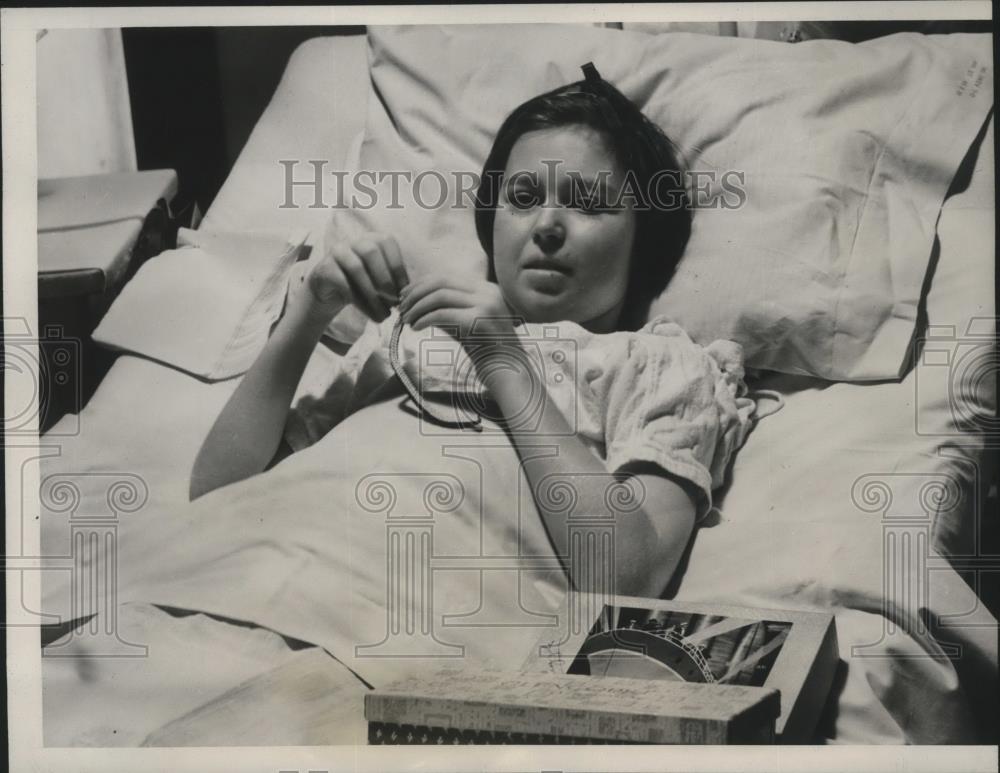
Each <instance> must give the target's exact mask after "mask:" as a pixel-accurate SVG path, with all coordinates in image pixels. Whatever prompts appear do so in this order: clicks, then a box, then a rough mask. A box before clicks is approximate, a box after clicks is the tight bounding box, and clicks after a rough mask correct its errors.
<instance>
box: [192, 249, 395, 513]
mask: <svg viewBox="0 0 1000 773" xmlns="http://www.w3.org/2000/svg"><path fill="white" fill-rule="evenodd" d="M407 282H409V278H408V276H407V273H406V268H405V266H404V265H403V259H402V256H401V254H400V250H399V245H398V244H397V243H396V240H395V239H394V238H392V237H391V236H385V235H383V234H365V235H363V236H362V237H361V238H360V239H357V240H355V241H353V242H351V243H337V244H333V245H331V246H330V247H329V249H328V250H327V252H326V254H324V255H323V258H322V259H321V260H319V261H318V262H317V263H316V265H315V266H314V267H313V268H312V269H311V270H310V271H309V276H308V281H304V283H303V285H302V286H300V287H297V288H296V290H297V292H295V291H293V292H292V293H290V296H289V304H288V309H287V311H286V312H285V314H284V316H283V317H282V318H281V320H280V321H279V322H278V324H277V326H276V327H275V329H274V332H273V333H272V334H271V337H270V338H269V339H268V341H267V343H266V344H265V346H264V349H263V351H261V353H260V354H259V355H258V357H257V359H256V361H255V362H254V364H253V365H252V366H251V368H250V370H249V371H247V373H246V375H245V376H244V377H243V380H242V381H241V382H240V384H239V386H238V387H237V388H236V391H235V392H233V395H232V396H231V397H230V398H229V401H228V402H227V403H226V405H225V407H224V408H223V409H222V413H221V414H219V417H218V418H217V419H216V420H215V424H213V425H212V429H211V430H210V431H209V433H208V437H206V438H205V442H204V443H203V444H202V447H201V450H200V451H199V452H198V457H197V458H196V459H195V463H194V469H193V470H192V472H191V485H190V490H189V496H190V498H191V499H196V498H197V497H200V496H201V495H202V494H206V493H208V492H209V491H212V490H214V489H217V488H219V487H221V486H225V485H227V484H229V483H234V482H235V481H238V480H243V479H245V478H249V477H250V476H251V475H256V474H257V473H259V472H262V471H263V470H264V469H265V468H266V467H267V464H268V462H270V461H271V459H273V458H274V455H275V452H276V451H277V450H278V446H279V443H280V442H281V437H282V434H283V431H284V428H285V422H286V420H287V418H288V409H289V407H290V406H291V403H292V398H293V397H294V396H295V390H296V388H297V387H298V384H299V380H300V379H301V378H302V373H303V371H305V368H306V364H307V363H308V362H309V358H310V356H311V355H312V352H313V350H314V349H315V348H316V344H317V343H318V342H319V339H320V336H321V335H322V334H323V331H324V330H325V329H326V326H327V325H328V324H330V320H332V319H333V318H334V317H335V316H336V315H337V314H338V313H339V312H340V311H341V310H342V309H343V308H344V306H346V305H347V304H348V303H353V304H354V305H355V306H357V307H358V308H360V309H361V310H362V311H363V312H364V313H365V314H367V316H368V317H370V318H371V319H374V320H376V321H379V322H381V321H382V320H383V319H385V318H386V317H387V316H388V314H389V309H388V306H386V303H387V302H388V301H389V300H392V299H394V298H395V297H397V296H398V294H399V291H400V290H402V288H403V287H404V286H405V285H406V284H407Z"/></svg>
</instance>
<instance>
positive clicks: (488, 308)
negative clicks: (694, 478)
mask: <svg viewBox="0 0 1000 773" xmlns="http://www.w3.org/2000/svg"><path fill="white" fill-rule="evenodd" d="M400 313H401V314H402V315H403V319H404V320H405V321H406V322H408V323H409V324H410V325H411V326H412V327H413V329H414V330H420V329H423V328H425V327H429V326H430V325H438V326H445V325H447V326H453V327H454V328H456V334H457V336H458V338H459V339H460V340H463V341H464V340H466V338H467V336H469V334H470V333H471V331H472V329H473V328H474V327H475V328H476V330H477V331H478V333H477V337H476V339H475V340H476V341H477V342H478V341H480V340H481V339H480V338H479V336H480V335H481V334H484V333H486V334H489V333H491V332H492V333H493V334H495V335H496V336H497V340H503V341H504V345H505V346H519V345H520V343H519V342H518V339H517V336H516V335H515V334H514V327H513V320H512V317H511V314H512V312H511V309H510V307H509V306H507V304H506V302H505V301H504V299H503V297H502V294H501V292H500V289H499V288H498V287H497V286H496V285H494V284H492V283H489V282H483V281H481V280H474V279H468V278H463V277H455V276H446V277H443V276H437V275H433V276H426V277H424V278H422V279H419V280H417V281H415V282H414V283H413V284H412V285H410V286H409V287H408V288H407V290H406V292H404V293H403V296H402V302H401V304H400ZM496 356H498V357H501V358H502V359H500V360H497V361H495V362H491V361H490V360H489V357H490V355H485V356H484V354H483V353H482V352H477V355H476V367H477V370H478V371H479V372H480V374H481V376H482V381H483V382H484V386H485V387H486V388H487V389H488V390H489V391H490V393H491V395H492V396H493V399H494V400H495V401H496V402H497V404H498V405H499V407H500V410H501V412H502V413H503V415H504V416H506V417H508V425H509V426H508V427H507V429H508V432H509V433H510V436H511V438H512V439H513V441H514V446H515V447H516V448H517V451H518V453H519V454H520V456H521V458H522V459H524V458H525V456H526V455H530V449H531V447H532V446H537V445H538V444H539V443H538V441H539V439H540V438H544V442H545V445H552V444H558V447H559V453H558V454H557V455H555V456H546V457H542V458H532V459H530V460H529V461H528V462H526V463H525V465H524V468H525V474H526V475H527V476H528V483H529V484H530V485H531V491H532V496H533V497H534V500H535V503H536V504H537V506H538V511H539V513H540V514H541V516H542V520H543V521H544V523H545V527H546V530H547V531H548V534H549V538H550V539H551V540H552V543H553V545H554V547H555V549H556V553H557V555H559V556H560V558H562V559H563V560H564V561H565V560H566V559H567V558H568V557H569V545H568V544H567V542H568V539H567V537H568V535H567V528H566V527H567V523H566V513H565V512H563V511H561V510H559V509H558V508H555V507H550V506H549V503H548V502H546V497H544V496H539V493H540V487H541V486H542V485H543V484H544V483H545V478H546V477H547V476H549V475H552V474H557V475H560V476H564V477H569V478H572V476H574V475H579V476H581V478H580V480H581V481H584V480H587V477H586V476H587V475H599V476H601V477H602V478H604V479H605V480H606V479H607V477H608V469H607V467H606V466H605V465H604V462H602V461H601V460H600V459H599V458H598V457H597V456H596V455H595V454H594V453H593V452H592V451H591V450H590V449H589V448H588V447H587V446H586V445H585V444H584V442H583V441H582V440H580V438H578V437H577V436H576V435H575V433H573V432H572V431H571V427H570V426H569V425H568V424H567V423H566V420H565V419H564V418H563V416H562V414H561V413H560V412H559V410H558V409H557V408H556V406H555V405H554V404H550V405H547V406H544V407H545V408H547V409H548V410H543V411H542V417H543V419H542V424H541V426H536V427H533V428H531V429H527V428H524V427H519V426H517V425H516V423H515V421H514V419H515V418H516V417H517V415H518V413H519V411H520V408H521V407H522V406H524V405H528V404H530V403H529V401H530V400H533V399H535V395H534V394H533V388H534V387H533V384H534V385H537V384H538V383H544V380H542V379H539V378H535V379H532V378H531V374H526V373H523V372H521V373H519V372H516V371H513V370H511V369H509V368H507V367H505V362H509V355H504V354H501V353H500V351H499V350H498V352H497V355H496ZM481 357H482V359H480V358H481ZM518 359H519V360H521V361H530V358H528V357H526V356H525V357H521V358H518ZM494 364H495V365H496V367H493V365H494ZM536 375H537V374H536ZM542 392H543V399H545V400H546V401H549V400H550V397H549V395H548V394H547V392H546V391H545V390H544V389H543V390H542ZM526 451H528V452H529V453H528V454H526V453H525V452H526ZM625 472H626V474H628V475H631V476H633V477H634V478H635V479H636V480H637V481H638V482H639V483H640V484H641V485H642V487H644V489H645V495H644V497H643V500H642V504H641V505H640V507H639V509H638V510H635V511H630V512H617V513H615V514H614V516H615V528H614V535H615V538H614V567H615V574H614V582H615V588H614V592H615V593H618V594H622V595H632V596H647V597H648V596H659V595H660V594H661V593H662V592H663V590H664V589H665V588H666V587H667V585H668V583H669V582H670V578H671V577H672V576H673V574H674V571H675V570H676V568H677V565H678V563H679V562H680V559H681V556H682V555H683V554H684V550H685V548H686V547H687V543H688V539H689V538H690V536H691V531H692V529H693V527H694V520H695V501H696V497H697V493H696V489H695V488H694V486H693V485H691V484H688V483H687V482H686V481H681V479H680V478H674V477H672V476H670V475H668V474H667V473H666V472H664V471H663V470H661V469H660V468H659V467H657V466H655V465H641V466H636V467H634V468H632V469H628V470H626V471H625ZM582 488H586V489H587V490H581V491H577V492H576V493H577V495H578V497H579V500H578V503H577V509H578V510H579V511H581V512H584V513H606V512H607V505H605V502H604V496H603V493H604V492H603V491H600V492H598V491H596V490H595V488H596V487H591V486H584V487H582ZM595 568H596V567H595ZM587 575H588V576H587V577H570V581H571V582H572V583H573V584H574V586H575V587H576V588H577V589H578V590H582V591H591V592H596V591H598V590H601V589H599V588H596V587H595V588H591V587H586V586H587V584H588V583H589V582H590V579H589V578H593V577H594V572H592V571H591V572H588V573H587ZM581 586H583V587H581Z"/></svg>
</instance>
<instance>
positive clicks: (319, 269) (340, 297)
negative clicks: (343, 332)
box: [307, 233, 410, 322]
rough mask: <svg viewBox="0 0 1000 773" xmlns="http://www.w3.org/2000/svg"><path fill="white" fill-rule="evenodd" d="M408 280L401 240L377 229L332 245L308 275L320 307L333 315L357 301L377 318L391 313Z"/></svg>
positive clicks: (366, 311)
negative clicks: (377, 231) (378, 231)
mask: <svg viewBox="0 0 1000 773" xmlns="http://www.w3.org/2000/svg"><path fill="white" fill-rule="evenodd" d="M409 281H410V279H409V275H408V274H407V273H406V266H405V265H404V264H403V256H402V254H401V253H400V251H399V244H398V243H397V242H396V240H395V239H394V238H393V237H392V236H386V235H384V234H378V233H367V234H364V235H363V236H361V237H360V238H358V239H355V240H353V241H350V242H337V243H335V244H332V245H330V246H329V247H328V248H327V250H326V253H325V254H324V255H323V258H322V259H321V260H320V261H319V262H318V263H317V264H316V265H315V266H313V268H312V270H311V271H310V272H309V276H308V278H307V284H308V285H309V290H310V294H311V299H312V302H313V304H314V305H315V306H316V307H317V309H318V310H320V311H322V312H325V313H327V314H329V315H330V316H331V317H332V316H334V315H336V314H337V313H339V312H340V311H341V309H343V308H344V306H346V305H347V304H354V305H355V306H357V307H358V308H359V309H360V310H361V311H362V312H363V313H364V314H365V315H367V316H368V317H369V318H371V319H373V320H375V321H376V322H381V321H382V320H384V319H385V318H386V317H388V316H389V308H390V306H393V305H395V304H396V303H397V302H398V298H399V293H400V292H401V291H402V289H403V288H404V287H406V285H407V284H409Z"/></svg>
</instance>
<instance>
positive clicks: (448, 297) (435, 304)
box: [399, 287, 473, 324]
mask: <svg viewBox="0 0 1000 773" xmlns="http://www.w3.org/2000/svg"><path fill="white" fill-rule="evenodd" d="M407 300H409V298H407ZM472 305H473V303H472V299H471V298H470V296H469V294H468V293H466V292H463V291H461V290H453V289H451V288H447V287H446V288H439V289H437V290H434V291H433V292H430V293H428V294H427V295H425V296H424V297H423V298H421V299H420V300H417V301H414V302H412V303H410V304H407V305H406V306H405V307H401V308H400V312H399V313H400V314H402V315H403V319H404V320H405V321H406V322H409V323H410V324H414V323H415V322H416V321H417V320H419V319H420V318H421V317H423V316H424V315H425V314H428V313H429V312H432V311H435V310H437V309H443V308H448V309H467V308H469V307H470V306H472Z"/></svg>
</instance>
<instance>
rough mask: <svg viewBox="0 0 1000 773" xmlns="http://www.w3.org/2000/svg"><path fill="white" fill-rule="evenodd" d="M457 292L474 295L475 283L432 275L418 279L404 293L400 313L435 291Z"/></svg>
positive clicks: (461, 278) (462, 278)
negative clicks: (447, 290)
mask: <svg viewBox="0 0 1000 773" xmlns="http://www.w3.org/2000/svg"><path fill="white" fill-rule="evenodd" d="M442 289H449V290H456V291H459V292H464V293H472V292H473V291H474V290H475V285H474V283H473V282H470V281H468V280H466V279H465V278H464V277H459V278H454V277H447V276H442V275H441V274H430V275H428V276H424V277H421V278H420V279H417V280H416V281H414V282H413V283H412V284H410V285H409V286H408V287H407V288H406V289H405V291H404V292H403V293H402V296H401V297H402V302H401V303H400V305H399V310H400V312H403V311H405V310H406V309H408V308H410V307H412V306H413V304H415V303H416V302H417V301H419V300H420V299H421V298H423V297H425V296H427V295H429V294H430V293H432V292H434V291H435V290H442Z"/></svg>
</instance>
